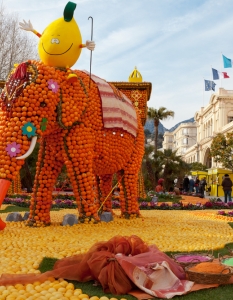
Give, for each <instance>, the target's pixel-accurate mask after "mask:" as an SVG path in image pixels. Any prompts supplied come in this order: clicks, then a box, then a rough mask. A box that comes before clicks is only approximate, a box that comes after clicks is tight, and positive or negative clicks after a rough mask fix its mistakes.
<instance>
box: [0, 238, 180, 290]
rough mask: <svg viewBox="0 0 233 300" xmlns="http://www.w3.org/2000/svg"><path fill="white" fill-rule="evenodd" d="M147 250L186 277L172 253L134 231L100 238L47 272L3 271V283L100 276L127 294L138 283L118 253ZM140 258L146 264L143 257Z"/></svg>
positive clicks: (109, 287)
mask: <svg viewBox="0 0 233 300" xmlns="http://www.w3.org/2000/svg"><path fill="white" fill-rule="evenodd" d="M145 252H146V253H148V257H151V258H152V256H153V261H163V260H166V261H167V262H168V264H169V266H170V268H171V270H172V271H173V272H174V273H175V274H176V276H178V277H179V278H180V279H183V278H185V273H184V271H183V269H182V268H181V267H180V266H179V265H178V264H177V263H175V262H174V261H173V260H172V259H171V258H170V257H168V256H167V255H166V254H165V253H163V252H161V251H160V250H159V249H158V248H157V247H156V246H150V247H148V246H147V245H146V244H145V243H144V242H143V241H142V240H141V239H140V238H139V237H137V236H134V235H132V236H130V237H123V236H115V237H113V238H112V239H110V240H109V241H107V242H98V243H96V244H94V245H93V246H92V247H91V248H90V250H89V251H88V252H87V253H86V254H81V255H75V256H72V257H67V258H63V259H61V260H58V261H57V262H56V263H55V265H54V269H53V270H51V271H48V272H45V273H43V274H25V275H24V274H3V275H2V277H1V278H0V285H8V284H11V285H14V284H16V283H22V284H25V283H32V282H35V281H41V282H43V281H45V280H46V279H48V278H49V277H55V278H65V279H69V280H77V281H80V282H86V281H89V280H98V281H99V282H100V284H101V285H102V287H103V289H104V292H110V293H112V294H126V293H128V292H129V291H130V290H132V289H133V288H135V286H134V284H133V283H132V281H131V280H130V279H129V277H128V276H127V275H126V273H125V271H124V270H123V268H122V267H121V265H120V264H119V262H118V261H117V259H116V257H117V256H115V255H116V254H118V253H122V254H123V255H125V256H135V255H138V254H141V253H145ZM146 256H147V255H146ZM135 259H136V256H135ZM138 260H139V259H138ZM139 262H140V263H141V264H143V260H142V259H140V261H139Z"/></svg>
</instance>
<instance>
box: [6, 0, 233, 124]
mask: <svg viewBox="0 0 233 300" xmlns="http://www.w3.org/2000/svg"><path fill="white" fill-rule="evenodd" d="M67 2H68V1H67V0H50V1H48V0H46V1H45V0H37V1H36V0H20V1H19V0H3V5H4V7H5V8H6V11H7V12H15V13H17V14H18V16H19V19H21V20H22V19H25V20H27V21H28V20H29V19H30V20H31V22H32V24H33V27H34V28H35V29H36V30H37V31H39V32H42V31H43V30H44V29H45V27H46V26H47V25H48V24H49V23H50V22H52V21H53V20H55V19H57V18H60V17H62V15H63V10H64V7H65V5H66V3H67ZM73 2H75V3H77V7H76V10H75V13H74V17H75V20H76V21H77V23H78V25H79V27H80V30H81V33H82V37H83V41H84V42H85V41H86V40H87V39H90V37H91V21H90V20H88V17H89V16H92V17H93V20H94V32H93V39H94V41H95V42H96V49H95V51H94V52H93V56H92V72H93V73H94V74H95V75H97V76H99V77H102V78H104V79H106V80H107V81H128V76H129V75H130V73H131V72H132V71H133V69H134V67H135V66H136V67H137V69H138V70H139V71H140V73H141V74H142V76H143V80H144V81H147V82H151V83H152V95H151V98H150V100H149V102H148V106H149V107H154V108H157V109H158V108H159V107H160V106H165V107H166V108H167V109H169V110H173V111H174V112H175V117H174V118H172V119H169V120H168V121H163V122H162V123H163V125H164V126H165V127H166V128H168V129H169V128H171V127H172V126H173V125H175V124H176V123H178V122H180V121H183V120H185V119H189V118H191V117H193V116H194V114H195V112H196V111H198V110H199V109H200V107H201V106H203V105H204V106H206V105H207V104H208V103H209V99H210V96H211V92H204V91H203V89H204V79H208V80H212V71H211V68H212V67H213V68H215V69H217V70H218V71H227V72H228V74H229V76H230V78H229V79H224V80H222V85H221V81H220V80H216V81H215V83H216V84H217V85H216V90H218V89H219V87H223V88H225V89H229V90H233V69H232V68H228V69H223V63H222V57H221V55H222V54H224V55H225V56H226V57H228V58H231V59H232V60H233V17H232V16H233V1H232V0H143V1H142V0H127V1H126V0H76V1H75V0H73ZM28 34H32V33H28ZM32 35H33V34H32ZM36 38H37V37H35V39H36ZM89 61H90V52H89V51H88V50H86V49H84V50H83V51H82V54H81V56H80V58H79V60H78V62H77V63H76V64H75V66H74V67H73V68H76V69H80V70H83V69H86V70H88V69H89Z"/></svg>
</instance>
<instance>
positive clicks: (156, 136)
mask: <svg viewBox="0 0 233 300" xmlns="http://www.w3.org/2000/svg"><path fill="white" fill-rule="evenodd" d="M154 127H155V152H154V153H156V152H157V148H158V131H159V122H158V121H154Z"/></svg>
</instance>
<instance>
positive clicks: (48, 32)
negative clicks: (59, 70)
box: [38, 2, 82, 68]
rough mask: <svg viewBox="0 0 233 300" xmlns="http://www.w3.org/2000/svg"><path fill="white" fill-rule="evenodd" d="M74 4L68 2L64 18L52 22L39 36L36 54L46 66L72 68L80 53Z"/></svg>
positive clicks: (79, 35) (80, 37)
mask: <svg viewBox="0 0 233 300" xmlns="http://www.w3.org/2000/svg"><path fill="white" fill-rule="evenodd" d="M75 8H76V4H75V3H73V2H68V3H67V5H66V7H65V9H64V17H63V18H59V19H57V20H55V21H53V22H52V23H51V24H49V26H48V27H47V28H46V29H45V30H44V32H43V33H42V35H41V38H40V41H39V44H38V52H39V56H40V59H41V60H42V62H43V63H44V64H46V65H49V66H53V67H65V68H67V67H69V68H70V67H72V66H73V65H74V64H75V63H76V61H77V60H78V58H79V55H80V53H81V48H80V45H81V44H82V36H81V33H80V30H79V27H78V24H77V23H76V21H75V20H74V18H73V14H74V10H75Z"/></svg>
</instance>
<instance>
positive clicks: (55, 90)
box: [48, 79, 59, 93]
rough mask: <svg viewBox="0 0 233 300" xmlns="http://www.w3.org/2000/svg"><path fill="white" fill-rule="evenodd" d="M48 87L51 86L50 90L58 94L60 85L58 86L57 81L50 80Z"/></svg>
mask: <svg viewBox="0 0 233 300" xmlns="http://www.w3.org/2000/svg"><path fill="white" fill-rule="evenodd" d="M48 85H49V86H48V88H49V89H50V90H52V92H54V93H57V92H58V89H59V85H58V83H57V82H56V81H54V80H53V79H49V80H48Z"/></svg>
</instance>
